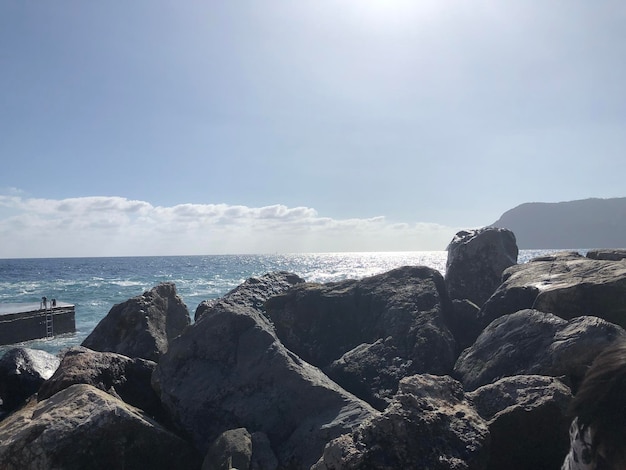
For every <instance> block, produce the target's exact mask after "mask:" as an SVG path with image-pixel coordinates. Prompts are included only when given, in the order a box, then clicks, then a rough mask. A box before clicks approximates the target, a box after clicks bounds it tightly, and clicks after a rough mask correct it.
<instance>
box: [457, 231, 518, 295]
mask: <svg viewBox="0 0 626 470" xmlns="http://www.w3.org/2000/svg"><path fill="white" fill-rule="evenodd" d="M517 255H518V248H517V243H516V241H515V235H514V234H513V232H511V231H510V230H508V229H504V228H494V227H486V228H482V229H475V230H463V231H461V232H458V233H457V234H456V235H455V236H454V238H453V239H452V241H451V242H450V244H449V245H448V260H447V262H446V276H445V279H446V285H447V287H448V292H449V293H450V297H451V298H452V299H458V300H462V299H469V300H470V301H472V302H473V303H475V304H476V305H478V306H479V307H480V306H482V305H483V304H484V303H485V302H486V301H487V299H488V298H489V297H490V296H491V294H493V293H494V291H495V290H496V289H497V288H498V286H499V285H500V283H501V278H502V273H503V272H504V270H505V269H506V268H508V267H509V266H513V265H514V264H516V263H517Z"/></svg>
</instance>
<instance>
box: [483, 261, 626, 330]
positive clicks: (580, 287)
mask: <svg viewBox="0 0 626 470" xmlns="http://www.w3.org/2000/svg"><path fill="white" fill-rule="evenodd" d="M503 281H504V282H503V284H502V285H501V286H500V287H499V288H498V289H497V290H496V292H495V293H494V294H493V295H492V296H491V298H490V299H489V300H488V301H487V302H486V303H485V305H484V306H483V307H482V309H481V312H480V316H481V321H482V323H483V325H485V326H486V325H487V324H489V323H490V322H491V321H493V320H495V319H496V318H498V317H500V316H502V315H506V314H509V313H514V312H517V311H518V310H523V309H526V308H535V309H537V310H540V311H542V312H550V313H553V314H555V315H558V316H559V317H561V318H564V319H566V320H567V319H570V318H573V317H578V316H582V315H592V316H596V317H600V318H603V319H605V320H607V321H610V322H612V323H616V324H618V325H621V326H622V327H625V326H626V263H624V262H621V261H604V260H593V259H589V258H586V257H583V256H581V255H580V254H577V253H572V252H569V253H557V254H555V255H552V256H546V257H541V258H536V259H534V260H531V261H529V262H528V263H524V264H520V265H517V266H512V267H510V268H509V269H507V270H506V271H505V273H504V275H503Z"/></svg>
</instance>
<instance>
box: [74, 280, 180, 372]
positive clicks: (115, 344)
mask: <svg viewBox="0 0 626 470" xmlns="http://www.w3.org/2000/svg"><path fill="white" fill-rule="evenodd" d="M190 321H191V320H190V317H189V311H188V310H187V306H186V305H185V303H184V302H183V300H182V299H181V298H180V297H179V296H178V294H177V293H176V286H175V285H174V284H173V283H171V282H164V283H162V284H159V285H158V286H156V287H154V288H152V289H151V290H149V291H146V292H144V293H143V294H142V295H139V296H137V297H133V298H132V299H129V300H127V301H126V302H122V303H120V304H117V305H114V306H113V308H112V309H111V310H110V311H109V313H108V314H107V315H106V316H105V317H104V318H103V319H102V320H101V321H100V323H98V325H97V326H96V327H95V328H94V330H93V331H92V332H91V334H90V335H89V336H87V338H86V339H85V340H84V341H83V343H82V345H83V346H85V347H87V348H89V349H93V350H95V351H102V352H116V353H119V354H123V355H124V356H128V357H141V358H144V359H148V360H150V361H158V360H159V357H160V356H161V354H163V353H164V352H165V351H167V348H168V343H169V341H171V340H172V339H174V338H175V337H177V336H178V335H180V334H181V333H182V331H183V330H184V329H185V327H186V326H188V325H189V323H190Z"/></svg>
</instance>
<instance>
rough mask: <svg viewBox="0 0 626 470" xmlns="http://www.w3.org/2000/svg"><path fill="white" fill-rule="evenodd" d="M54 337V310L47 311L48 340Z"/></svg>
mask: <svg viewBox="0 0 626 470" xmlns="http://www.w3.org/2000/svg"><path fill="white" fill-rule="evenodd" d="M53 336H54V323H53V319H52V309H46V338H52V337H53Z"/></svg>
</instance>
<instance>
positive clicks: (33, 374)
mask: <svg viewBox="0 0 626 470" xmlns="http://www.w3.org/2000/svg"><path fill="white" fill-rule="evenodd" d="M58 366H59V358H58V357H57V356H55V355H53V354H50V353H48V352H46V351H40V350H38V349H30V348H13V349H10V350H9V351H7V352H6V353H5V354H4V356H2V358H1V359H0V399H1V400H2V407H3V408H4V409H5V410H7V411H10V410H14V409H16V408H18V407H19V406H20V405H22V404H23V403H24V402H25V401H26V399H27V398H28V397H30V396H31V395H33V394H35V393H37V390H39V387H40V386H41V384H42V383H43V382H44V381H45V380H47V379H49V378H50V377H51V376H52V374H54V371H55V370H56V369H57V367H58Z"/></svg>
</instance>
